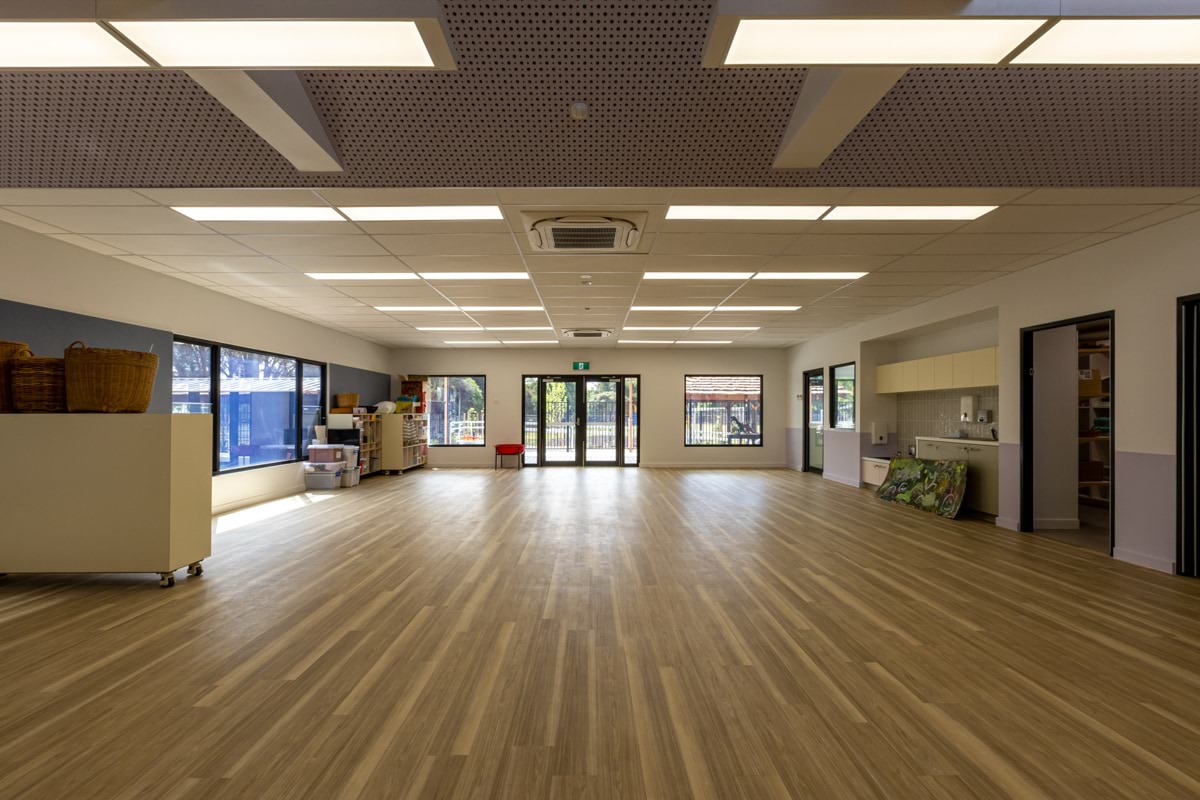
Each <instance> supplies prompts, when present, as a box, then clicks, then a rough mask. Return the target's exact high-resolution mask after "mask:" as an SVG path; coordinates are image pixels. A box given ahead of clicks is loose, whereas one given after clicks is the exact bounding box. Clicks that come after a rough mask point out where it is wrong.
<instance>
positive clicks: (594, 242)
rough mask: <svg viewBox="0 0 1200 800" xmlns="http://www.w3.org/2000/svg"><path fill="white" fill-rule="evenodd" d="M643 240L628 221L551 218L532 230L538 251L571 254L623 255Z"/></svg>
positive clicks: (533, 240)
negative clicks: (622, 253) (621, 253)
mask: <svg viewBox="0 0 1200 800" xmlns="http://www.w3.org/2000/svg"><path fill="white" fill-rule="evenodd" d="M640 238H641V231H640V230H639V229H638V226H637V225H636V224H635V223H633V222H631V221H629V220H627V219H615V218H612V217H601V216H595V217H593V216H586V217H585V216H577V217H550V218H543V219H539V220H537V221H536V222H534V223H533V225H532V226H531V227H530V228H529V241H530V243H531V244H532V245H533V247H534V249H535V250H544V251H549V252H572V253H620V252H624V251H627V250H633V249H634V248H635V247H637V243H638V240H639V239H640Z"/></svg>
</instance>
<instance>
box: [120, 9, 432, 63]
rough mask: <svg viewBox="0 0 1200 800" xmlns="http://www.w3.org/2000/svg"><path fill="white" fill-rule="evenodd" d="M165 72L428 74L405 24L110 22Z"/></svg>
mask: <svg viewBox="0 0 1200 800" xmlns="http://www.w3.org/2000/svg"><path fill="white" fill-rule="evenodd" d="M111 24H112V26H113V27H114V28H116V29H117V30H118V31H120V32H121V34H122V35H124V36H125V37H127V38H128V39H129V40H130V41H131V42H133V43H134V44H136V45H137V46H138V47H140V48H141V49H142V50H143V51H144V52H145V53H146V55H148V56H150V57H151V58H153V59H154V60H155V61H157V62H158V63H159V64H162V65H163V66H164V67H227V68H235V69H236V68H247V67H264V68H272V67H274V68H286V67H308V68H318V67H380V68H397V67H427V68H428V67H432V66H433V58H432V57H431V56H430V55H429V50H428V49H426V47H425V42H424V40H423V39H422V38H421V33H420V31H418V30H417V24H416V23H415V22H412V21H408V20H155V21H141V20H138V21H121V22H112V23H111Z"/></svg>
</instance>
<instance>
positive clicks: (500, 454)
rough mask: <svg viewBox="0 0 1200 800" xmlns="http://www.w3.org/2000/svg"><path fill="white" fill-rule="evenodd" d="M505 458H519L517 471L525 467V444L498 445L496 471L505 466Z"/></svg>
mask: <svg viewBox="0 0 1200 800" xmlns="http://www.w3.org/2000/svg"><path fill="white" fill-rule="evenodd" d="M505 456H517V469H521V468H522V467H524V466H525V445H523V444H498V445H496V466H494V467H492V469H496V468H497V467H500V466H501V465H503V464H504V457H505Z"/></svg>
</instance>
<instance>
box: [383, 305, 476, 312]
mask: <svg viewBox="0 0 1200 800" xmlns="http://www.w3.org/2000/svg"><path fill="white" fill-rule="evenodd" d="M375 310H376V311H446V312H450V311H454V312H458V311H461V310H462V309H460V308H456V307H455V306H375Z"/></svg>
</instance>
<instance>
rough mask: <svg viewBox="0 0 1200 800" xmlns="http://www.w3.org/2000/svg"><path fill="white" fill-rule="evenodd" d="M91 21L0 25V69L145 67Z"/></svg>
mask: <svg viewBox="0 0 1200 800" xmlns="http://www.w3.org/2000/svg"><path fill="white" fill-rule="evenodd" d="M147 66H149V65H148V64H147V63H146V62H145V61H143V60H142V59H141V58H138V56H137V54H135V53H134V52H133V51H132V50H130V49H129V48H128V47H126V46H125V45H123V44H121V42H120V41H119V40H118V39H117V38H116V37H114V36H113V35H112V34H110V33H109V32H108V31H106V30H104V29H103V28H101V27H100V26H99V25H97V24H96V23H95V22H0V67H5V68H9V69H54V68H60V67H79V68H92V67H147Z"/></svg>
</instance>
